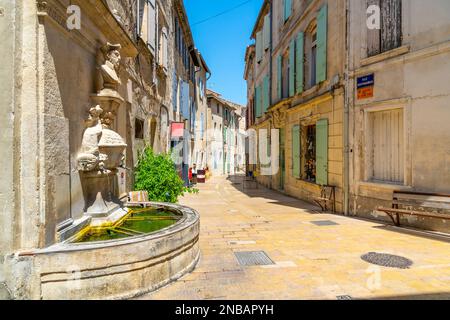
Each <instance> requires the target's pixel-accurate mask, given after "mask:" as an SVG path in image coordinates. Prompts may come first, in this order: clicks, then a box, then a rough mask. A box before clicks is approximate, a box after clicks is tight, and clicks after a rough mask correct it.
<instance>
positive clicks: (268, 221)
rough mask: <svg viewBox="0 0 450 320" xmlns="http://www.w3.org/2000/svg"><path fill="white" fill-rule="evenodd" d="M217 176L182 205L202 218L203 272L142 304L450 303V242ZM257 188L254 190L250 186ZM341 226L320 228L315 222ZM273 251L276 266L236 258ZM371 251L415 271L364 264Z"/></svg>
mask: <svg viewBox="0 0 450 320" xmlns="http://www.w3.org/2000/svg"><path fill="white" fill-rule="evenodd" d="M246 186H247V188H246V189H245V190H243V189H242V178H237V177H236V178H230V179H226V178H221V177H215V178H212V180H210V181H208V183H207V184H204V185H199V189H200V193H199V194H197V195H188V196H186V197H184V198H182V200H181V203H182V204H184V205H187V206H191V207H193V208H195V209H197V210H198V211H199V213H200V216H201V234H200V248H201V258H200V262H199V264H198V265H197V267H196V268H195V270H194V271H193V272H192V273H190V274H187V275H185V276H184V277H182V278H181V279H179V280H178V281H176V282H174V283H172V284H170V285H168V286H166V287H164V288H161V289H160V290H158V291H156V292H154V293H151V294H147V295H144V296H141V297H139V299H170V300H172V299H339V298H341V296H343V297H342V298H349V297H348V296H350V297H351V298H352V299H373V298H382V299H385V298H394V299H418V298H420V299H424V298H425V299H436V298H438V299H450V243H449V242H446V241H442V240H436V239H432V238H429V237H425V236H423V235H416V234H410V233H409V232H406V230H405V229H398V228H393V227H387V226H385V225H383V224H380V223H376V222H370V221H365V220H360V219H355V218H349V217H344V216H340V215H332V214H322V213H319V209H318V208H317V207H315V206H313V205H311V204H308V203H305V202H302V201H299V200H297V199H293V198H291V197H287V196H285V195H282V194H280V193H277V192H274V191H271V190H268V189H265V188H263V187H261V186H260V187H259V188H258V189H255V188H254V186H253V185H246ZM250 187H252V188H250ZM322 220H327V221H332V222H335V223H336V225H325V226H319V225H316V224H314V223H312V222H314V221H322ZM239 251H265V252H266V253H267V255H268V256H269V257H270V259H272V260H273V261H274V263H275V264H273V265H267V266H240V265H239V263H238V260H237V259H236V257H235V254H234V252H239ZM368 252H380V253H390V254H395V255H400V256H403V257H406V258H408V259H410V260H412V261H413V265H412V266H411V267H410V268H409V269H394V268H387V267H378V266H375V265H371V264H369V263H367V262H365V261H363V260H362V259H361V258H360V257H361V255H363V254H365V253H368Z"/></svg>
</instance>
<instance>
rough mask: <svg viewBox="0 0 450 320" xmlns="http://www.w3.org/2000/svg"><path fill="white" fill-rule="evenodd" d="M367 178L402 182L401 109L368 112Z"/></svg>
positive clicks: (402, 138)
mask: <svg viewBox="0 0 450 320" xmlns="http://www.w3.org/2000/svg"><path fill="white" fill-rule="evenodd" d="M369 115H370V116H369V128H368V129H369V147H370V149H369V155H368V157H369V159H370V168H371V169H372V170H371V171H370V172H369V178H370V179H371V180H377V181H386V182H394V183H403V181H404V129H403V128H404V125H403V121H404V120H403V119H404V118H403V110H402V109H393V110H386V111H377V112H371V113H369Z"/></svg>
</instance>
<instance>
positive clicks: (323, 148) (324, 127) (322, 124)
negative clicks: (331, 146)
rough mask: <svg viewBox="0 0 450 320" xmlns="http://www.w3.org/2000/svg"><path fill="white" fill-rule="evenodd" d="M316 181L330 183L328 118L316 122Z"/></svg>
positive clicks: (322, 183) (321, 183)
mask: <svg viewBox="0 0 450 320" xmlns="http://www.w3.org/2000/svg"><path fill="white" fill-rule="evenodd" d="M316 183H317V184H320V185H327V184H328V119H321V120H319V121H317V123H316Z"/></svg>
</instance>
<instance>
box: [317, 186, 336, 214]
mask: <svg viewBox="0 0 450 320" xmlns="http://www.w3.org/2000/svg"><path fill="white" fill-rule="evenodd" d="M314 201H315V202H316V203H317V204H318V205H319V206H320V208H321V209H322V212H323V211H328V209H329V207H328V205H330V206H331V211H332V212H333V213H335V212H336V191H335V187H334V186H321V187H320V197H315V198H314Z"/></svg>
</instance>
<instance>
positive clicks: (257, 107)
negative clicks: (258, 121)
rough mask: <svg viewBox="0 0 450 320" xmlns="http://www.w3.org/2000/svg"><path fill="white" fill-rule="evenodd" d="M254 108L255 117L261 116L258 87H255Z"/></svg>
mask: <svg viewBox="0 0 450 320" xmlns="http://www.w3.org/2000/svg"><path fill="white" fill-rule="evenodd" d="M255 109H256V110H255V115H256V117H257V118H259V117H261V107H260V105H259V87H256V88H255Z"/></svg>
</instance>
